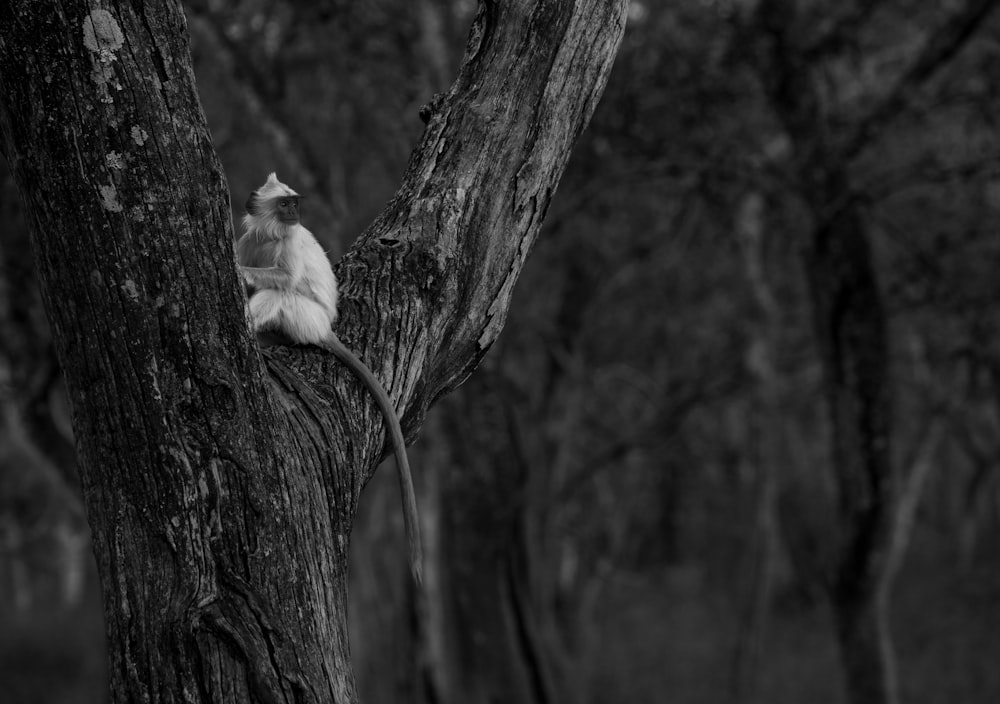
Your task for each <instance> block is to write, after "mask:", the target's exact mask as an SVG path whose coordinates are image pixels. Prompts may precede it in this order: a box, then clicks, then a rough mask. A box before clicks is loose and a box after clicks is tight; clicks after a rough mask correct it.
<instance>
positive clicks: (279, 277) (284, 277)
mask: <svg viewBox="0 0 1000 704" xmlns="http://www.w3.org/2000/svg"><path fill="white" fill-rule="evenodd" d="M240 271H242V272H243V278H244V279H246V282H247V283H248V284H250V285H251V286H253V287H254V288H274V289H280V290H285V289H291V288H294V283H293V282H294V278H293V276H292V274H291V273H290V272H289V271H288V269H285V268H284V267H280V266H267V267H259V266H242V265H241V266H240Z"/></svg>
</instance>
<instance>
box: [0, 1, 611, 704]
mask: <svg viewBox="0 0 1000 704" xmlns="http://www.w3.org/2000/svg"><path fill="white" fill-rule="evenodd" d="M104 8H106V9H92V7H91V6H90V3H85V2H61V3H57V2H54V1H53V0H32V1H31V2H28V1H27V0H22V1H20V2H12V3H7V4H5V5H3V6H2V7H0V134H2V143H0V148H2V151H3V154H4V156H5V158H6V159H7V161H8V163H9V164H10V166H11V170H12V172H13V175H14V179H15V182H16V183H17V186H18V190H19V192H20V195H21V198H22V201H23V203H24V206H25V210H26V212H27V215H28V219H29V222H30V226H31V230H32V241H33V247H34V251H35V258H36V263H37V266H38V268H39V275H40V279H41V284H42V291H43V299H44V302H45V307H46V312H47V315H48V317H49V319H50V322H51V325H52V331H53V337H54V340H55V343H56V348H57V352H58V355H59V360H60V363H61V365H62V368H63V371H64V374H65V377H66V381H67V387H68V390H69V396H70V400H71V404H72V408H73V423H74V431H75V434H76V438H77V450H78V454H79V460H80V464H79V470H80V477H81V482H82V485H83V490H84V496H85V501H86V507H87V513H88V518H89V520H90V523H91V526H92V529H93V536H94V550H95V553H96V556H97V562H98V568H99V572H100V575H101V585H102V592H103V596H104V604H105V619H106V623H107V632H108V636H109V647H110V661H111V670H112V692H113V693H114V694H113V696H114V700H115V701H118V702H134V701H146V702H161V701H163V702H170V701H185V702H249V701H264V702H279V701H287V700H292V699H294V700H296V701H300V702H312V701H317V702H318V701H323V702H329V701H337V702H350V701H356V699H357V695H356V691H355V686H354V681H353V674H352V671H351V667H350V659H349V652H348V644H347V635H346V634H347V629H346V622H345V614H346V606H345V600H346V599H345V589H346V569H347V541H348V537H349V535H350V529H351V523H352V520H353V516H354V512H355V508H356V505H357V502H358V499H359V496H360V492H361V489H362V487H363V486H364V484H365V483H366V481H367V480H368V479H369V477H370V476H371V473H372V472H373V471H374V468H375V466H376V464H377V462H378V460H379V459H380V457H381V456H382V455H383V451H384V447H383V445H384V436H383V430H382V421H381V418H380V417H379V414H378V411H377V410H376V408H375V406H374V404H373V403H372V402H371V400H370V399H369V398H368V396H367V395H366V393H365V392H364V391H363V390H362V388H361V387H360V386H359V385H358V383H357V382H356V381H355V380H354V379H353V377H352V376H351V375H350V373H349V372H346V371H344V370H343V369H342V368H341V367H339V366H338V365H337V363H336V362H335V361H333V360H331V359H329V358H328V357H327V356H326V355H324V354H322V353H320V352H319V351H317V350H315V349H311V348H307V349H302V348H294V349H293V348H281V349H277V350H275V351H269V352H267V353H265V354H262V353H261V352H260V351H259V350H258V349H257V347H256V344H255V342H254V339H253V336H252V335H251V334H250V331H249V329H248V326H247V318H246V314H245V312H244V308H245V305H246V301H245V298H244V295H243V292H242V286H241V283H240V280H239V277H238V275H237V271H236V267H235V262H234V257H233V232H232V225H231V222H230V215H229V193H228V190H227V186H226V181H225V177H224V175H223V173H222V169H221V166H220V164H219V161H218V159H217V157H216V155H215V152H214V150H213V148H212V143H211V138H210V136H209V133H208V130H207V127H206V125H205V120H204V116H203V114H202V110H201V107H200V104H199V101H198V97H197V93H196V91H195V87H194V81H193V76H192V72H191V63H190V53H189V47H188V40H187V34H186V31H185V21H184V17H183V14H182V12H181V9H180V6H179V4H178V3H177V2H167V3H160V4H135V3H129V2H124V1H119V2H106V3H104ZM624 10H625V2H624V0H620V1H619V2H614V3H609V2H606V1H605V0H576V2H572V1H570V0H549V1H545V2H534V1H533V0H518V1H516V2H515V1H510V2H503V3H498V2H484V3H483V4H482V5H481V6H480V10H479V12H478V14H477V16H476V19H475V21H474V24H473V28H472V32H471V35H470V41H469V45H468V47H467V54H466V57H465V60H464V62H463V65H462V68H461V71H460V74H459V77H458V79H457V81H456V82H455V84H454V85H453V86H452V88H451V90H450V91H449V92H448V93H447V94H446V95H445V96H443V97H441V98H440V99H438V100H436V101H435V102H434V104H433V105H431V106H430V107H429V109H428V110H427V112H426V116H427V118H428V126H427V129H426V130H425V133H424V136H423V139H422V142H421V144H420V146H419V148H418V149H417V150H416V152H415V153H414V155H413V158H412V159H411V162H410V165H409V168H408V170H407V173H406V175H405V177H404V182H403V184H402V186H401V188H400V190H399V192H398V194H397V195H396V197H395V199H394V200H393V201H392V202H391V203H390V204H389V206H388V208H387V210H386V211H385V213H384V214H383V215H382V216H380V217H379V218H378V219H377V221H376V222H375V223H374V224H373V225H372V226H371V227H370V228H369V229H368V231H367V232H366V233H364V235H362V237H361V238H359V239H358V241H357V242H356V243H355V244H354V246H353V247H352V249H351V251H350V252H349V253H348V254H347V255H346V256H345V258H344V259H343V260H342V262H341V263H340V264H339V266H338V267H337V271H338V274H339V277H340V279H341V283H342V292H343V299H344V300H343V306H342V311H341V313H342V322H341V323H340V327H339V329H338V332H339V334H340V336H341V338H342V339H344V340H345V342H346V343H347V344H348V345H349V346H351V347H353V348H354V349H355V350H356V351H357V352H358V354H359V355H360V356H361V357H362V359H364V360H365V361H366V362H367V363H368V364H369V366H370V367H371V368H372V369H373V371H374V372H375V374H376V375H377V376H378V377H380V378H381V380H382V382H383V384H384V385H385V387H386V389H387V391H388V393H389V395H390V397H391V398H392V399H393V401H394V403H395V404H396V407H397V409H399V411H400V413H401V414H402V416H403V426H404V429H405V431H406V432H407V434H408V435H410V436H412V435H413V434H414V433H415V431H416V429H417V427H418V426H419V425H420V423H421V421H422V418H423V416H424V413H425V412H426V409H427V408H428V407H429V405H430V404H431V403H432V402H433V401H434V400H435V399H436V398H438V397H439V396H441V395H442V394H444V393H447V392H448V391H450V390H451V389H453V388H454V387H455V386H456V385H458V384H459V383H460V382H461V381H462V379H463V378H464V377H465V376H467V375H468V374H469V373H470V372H471V370H472V369H474V368H475V365H476V364H477V362H478V361H479V360H480V359H481V358H482V356H483V355H484V354H485V353H486V351H487V350H488V349H489V347H490V346H491V345H492V343H493V342H494V341H495V340H496V338H497V336H498V335H499V333H500V330H501V328H502V326H503V323H504V320H505V318H506V313H507V308H508V305H509V302H510V298H511V293H512V289H513V285H514V283H515V281H516V279H517V276H518V273H519V271H520V268H521V266H522V265H523V263H524V261H525V259H526V257H527V254H528V252H529V251H530V248H531V245H532V243H533V242H534V239H535V237H536V236H537V233H538V230H539V227H540V224H541V221H542V218H543V216H544V214H545V211H546V208H547V206H548V203H549V199H550V198H551V195H552V192H553V190H554V189H555V187H556V184H557V183H558V180H559V176H560V175H561V173H562V170H563V168H564V166H565V163H566V160H567V158H568V155H569V151H570V148H571V146H572V144H573V141H574V139H575V138H576V136H577V135H578V134H579V133H580V131H581V130H582V129H583V126H584V125H585V124H586V122H587V120H588V119H589V116H590V114H591V112H592V111H593V108H594V106H595V104H596V101H597V99H598V97H599V96H600V93H601V91H602V89H603V86H604V82H605V80H606V77H607V75H608V72H609V70H610V66H611V62H612V60H613V57H614V54H615V52H616V49H617V45H618V42H619V40H620V38H621V34H622V31H623V28H624ZM268 170H269V169H268V166H267V165H262V166H261V175H262V176H263V175H264V174H265V173H266V172H267V171H268ZM237 197H243V194H237ZM307 225H309V226H310V227H311V228H312V229H314V230H321V229H322V223H307Z"/></svg>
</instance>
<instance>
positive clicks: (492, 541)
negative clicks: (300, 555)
mask: <svg viewBox="0 0 1000 704" xmlns="http://www.w3.org/2000/svg"><path fill="white" fill-rule="evenodd" d="M752 4H753V3H749V2H743V3H741V2H724V1H713V0H673V1H669V2H668V1H667V0H633V2H632V5H631V10H630V24H629V27H628V30H627V33H626V36H625V40H624V43H623V45H622V48H621V51H620V53H619V56H618V59H617V62H616V65H615V69H614V73H613V75H612V77H611V80H610V82H609V84H608V87H607V90H606V93H605V95H604V98H603V100H602V102H601V104H600V105H599V107H598V109H597V113H596V114H595V116H594V119H593V121H592V123H591V126H590V128H589V129H588V131H587V132H586V133H585V134H584V135H583V137H582V138H581V140H580V141H579V143H578V145H577V147H576V150H575V152H574V157H573V159H572V161H571V164H570V166H569V168H568V170H567V172H566V175H565V177H564V178H563V181H562V184H561V185H560V187H559V191H558V193H557V195H556V197H555V200H554V201H553V204H552V206H551V208H550V211H549V213H548V215H547V218H546V222H545V226H544V228H543V233H542V236H541V238H540V240H539V242H538V244H537V245H536V247H535V250H534V252H533V253H532V256H531V258H530V259H529V263H528V265H527V268H526V270H525V272H524V274H523V276H522V278H521V280H520V281H519V283H518V288H517V294H516V302H515V305H514V306H513V308H512V312H511V315H510V318H509V320H508V323H507V327H506V329H505V331H504V333H503V335H502V337H501V339H500V341H499V343H498V344H497V345H496V346H495V347H494V348H493V349H492V350H491V352H490V354H489V355H488V357H487V359H486V360H485V361H484V363H483V364H482V366H481V368H480V369H479V370H478V371H477V372H476V374H475V375H474V376H473V377H472V379H470V381H469V382H467V383H466V384H465V385H464V386H463V387H462V388H461V389H459V390H458V391H457V392H456V393H455V394H453V395H452V396H450V397H448V398H447V399H444V400H443V401H442V402H441V403H439V404H438V406H437V407H435V409H434V410H433V411H432V413H431V415H430V418H429V420H428V423H427V424H426V426H425V427H424V429H423V431H422V436H421V439H420V440H419V441H418V443H417V444H416V446H415V447H414V448H412V450H411V451H412V452H413V464H414V468H415V472H416V473H417V477H416V479H417V482H418V484H420V485H421V486H420V487H419V493H420V496H421V509H422V513H423V519H424V521H425V523H426V524H428V525H430V526H432V529H431V538H430V540H431V541H433V540H434V530H433V526H434V525H442V523H441V519H442V517H443V516H452V515H454V514H452V513H450V511H451V508H450V507H451V506H453V504H454V502H456V501H461V502H463V506H464V507H465V508H466V509H468V508H469V502H470V501H471V502H473V504H474V506H475V507H476V511H472V512H467V513H469V514H470V515H474V516H479V517H480V519H479V520H476V521H474V522H473V523H471V524H469V525H465V526H463V531H462V532H461V537H458V538H453V539H452V543H450V546H451V547H449V548H447V549H442V550H441V551H440V553H437V552H435V551H434V550H433V549H432V551H431V558H432V559H434V560H441V561H443V562H444V563H446V564H448V565H449V569H451V570H459V571H461V570H463V569H465V570H473V571H475V570H476V569H479V567H477V565H478V563H477V561H476V559H471V558H468V557H467V556H468V554H469V550H468V546H466V549H465V550H464V551H463V550H462V549H461V545H459V547H457V548H456V547H455V546H456V544H458V543H460V542H461V540H463V539H464V540H467V541H468V545H471V546H472V550H471V553H472V554H473V555H476V556H477V559H482V560H483V561H484V563H485V564H493V562H495V561H496V560H498V559H501V558H500V557H498V556H503V555H506V554H508V552H507V551H508V550H509V546H510V545H511V544H514V543H516V544H518V545H520V546H521V548H520V552H519V553H518V555H519V560H522V561H523V562H524V564H525V565H527V567H526V569H527V571H528V572H529V573H530V575H531V578H530V580H529V581H530V585H531V589H532V591H531V604H532V607H533V609H534V610H535V611H534V613H535V615H536V616H537V619H536V622H537V624H538V628H539V631H540V634H539V635H538V637H537V639H536V642H537V643H538V644H540V645H539V646H537V647H538V648H539V649H540V650H541V651H542V654H541V655H538V654H537V653H536V655H535V657H539V658H541V659H543V660H545V661H546V662H548V663H550V668H551V669H552V670H554V671H555V675H554V676H553V683H554V684H553V685H552V686H553V687H554V692H555V694H556V695H557V697H556V701H567V702H568V701H578V702H594V703H597V702H621V701H631V702H662V701H671V702H684V703H689V702H730V701H732V702H739V701H762V702H773V703H776V704H780V703H782V702H814V703H823V702H830V703H834V702H843V701H846V699H845V694H844V692H843V685H842V684H841V682H842V680H843V676H842V672H841V663H840V660H839V659H838V655H837V649H836V642H835V639H834V635H833V634H834V624H833V622H832V618H831V615H830V611H829V609H828V605H827V600H826V598H825V596H824V594H825V592H824V589H823V586H822V577H821V576H818V575H817V574H816V572H815V563H816V559H811V558H815V557H816V556H817V555H819V556H822V555H824V554H825V553H826V552H827V551H828V550H829V549H830V545H831V544H834V543H835V542H836V540H837V537H838V531H839V530H841V529H843V523H842V521H843V517H842V516H840V515H839V514H838V511H837V506H838V504H837V495H836V492H837V487H836V481H835V477H836V467H835V466H833V464H834V463H833V460H832V456H831V449H830V447H831V443H830V433H831V429H830V419H829V417H828V416H829V414H828V411H827V408H826V406H825V404H824V399H823V395H822V385H821V379H822V370H821V364H820V357H819V353H818V349H817V342H816V326H817V320H816V317H815V315H814V313H813V309H812V307H811V305H810V298H809V295H808V291H807V288H808V287H807V284H806V281H805V277H806V273H805V271H804V267H803V252H804V251H805V250H806V248H807V243H808V241H809V237H810V231H811V222H812V218H813V217H814V212H812V210H811V208H812V204H810V203H809V202H808V198H807V197H806V196H805V195H804V193H803V187H802V185H803V184H802V180H801V174H802V173H803V171H802V169H803V164H802V160H803V158H804V156H803V153H802V145H803V143H804V142H803V138H802V135H801V134H799V133H798V132H797V131H796V125H795V124H793V123H790V122H789V120H788V114H789V113H788V112H787V110H786V111H784V112H783V110H782V108H783V106H782V105H780V104H777V103H776V101H775V95H776V94H777V93H775V92H774V91H773V90H770V89H769V86H768V81H769V80H772V79H773V78H774V77H775V76H776V75H779V74H781V73H782V70H787V72H788V74H789V75H798V76H806V77H808V82H807V84H804V85H803V86H800V87H799V88H795V87H794V86H793V87H792V90H807V91H810V93H809V94H810V95H815V96H816V105H815V106H814V107H815V111H816V115H817V117H816V124H818V125H821V126H822V130H821V132H822V135H821V136H822V140H823V142H824V143H825V144H832V145H836V147H837V148H836V149H831V150H830V151H829V152H824V151H823V150H819V151H817V152H816V153H815V154H810V155H808V158H809V159H813V160H814V164H813V166H814V167H815V168H816V169H817V170H822V169H833V170H836V171H837V172H838V173H842V174H843V176H844V184H843V197H844V198H845V199H847V200H848V201H850V202H851V203H852V205H853V206H856V207H857V211H858V212H859V213H861V215H862V218H863V225H864V230H865V232H866V233H867V237H868V242H869V244H870V247H871V263H872V265H873V267H874V272H875V274H876V279H877V284H878V292H879V293H880V294H881V301H882V304H883V306H884V318H885V324H886V326H887V330H888V341H889V362H890V363H889V377H888V382H889V388H890V389H891V393H892V399H891V404H892V405H891V410H892V422H891V431H890V440H891V453H892V454H891V459H892V465H893V471H894V472H895V474H896V477H897V481H898V485H899V496H900V497H902V498H901V504H904V505H905V504H907V502H909V505H910V506H915V509H914V511H913V514H912V521H911V522H909V523H908V524H906V525H904V526H903V527H902V528H901V529H900V531H899V534H900V536H902V538H905V545H897V546H896V547H895V549H896V551H897V553H896V554H897V557H898V572H897V573H896V578H895V579H894V580H893V582H892V587H891V590H890V591H889V593H888V594H889V597H888V598H889V609H888V611H889V615H890V626H891V633H892V640H893V643H894V647H895V651H896V655H897V667H898V675H899V681H900V690H901V692H900V694H901V696H900V699H901V701H903V702H907V703H908V704H909V703H912V704H923V703H926V704H932V703H937V702H965V703H969V704H975V703H977V702H994V701H1000V669H998V668H997V666H996V663H997V662H998V661H1000V552H998V547H1000V545H998V542H1000V541H998V538H997V535H998V528H1000V469H998V460H1000V433H998V432H997V431H998V427H1000V344H998V342H1000V340H998V334H1000V319H998V297H1000V288H998V284H997V275H996V272H997V271H998V269H1000V237H998V235H1000V228H998V224H1000V160H998V157H1000V140H998V125H997V116H998V115H1000V109H998V108H1000V81H998V80H997V76H1000V12H992V13H984V15H983V17H982V18H980V19H979V20H978V21H976V22H970V24H969V26H968V28H967V31H964V30H963V31H949V29H952V30H953V29H955V28H954V27H953V24H954V23H953V19H954V18H955V17H957V16H959V15H960V14H961V11H962V9H963V7H964V5H963V3H960V2H952V3H929V2H911V1H908V0H885V1H883V2H877V3H865V5H866V6H868V5H870V6H871V7H870V8H869V9H868V10H866V11H863V12H858V13H852V12H851V11H850V9H844V8H850V7H851V4H850V3H836V2H821V1H820V0H815V1H813V2H802V3H800V14H799V16H798V17H797V19H796V20H795V23H794V25H793V27H792V29H793V31H792V36H793V37H795V38H796V39H797V40H800V41H801V42H802V44H803V45H809V46H812V47H813V50H811V51H804V52H801V53H799V54H796V55H794V56H795V59H796V61H797V62H798V63H797V64H796V65H794V66H791V67H789V66H785V67H777V68H776V67H774V66H771V67H770V68H769V69H768V70H762V69H761V66H762V64H763V62H762V61H761V52H762V51H765V48H762V47H766V46H769V45H768V44H767V42H768V41H771V40H773V37H771V36H769V35H768V33H767V28H766V27H762V26H761V25H752V24H750V23H747V22H745V21H744V20H745V18H746V16H747V9H748V7H749V6H750V5H752ZM186 7H187V10H188V18H189V30H190V32H191V38H192V47H193V53H194V58H195V68H196V72H197V76H198V82H199V86H200V90H201V95H202V101H203V103H204V107H205V111H206V113H207V115H208V119H209V123H210V125H211V127H212V133H213V138H214V140H215V146H216V149H217V150H218V151H219V154H220V156H221V159H222V161H223V164H224V165H225V167H226V172H227V176H228V179H229V184H230V187H231V189H232V203H233V205H234V207H235V214H236V215H239V214H240V209H241V206H242V204H243V203H244V202H245V199H246V196H247V194H248V193H249V192H250V190H252V189H253V188H254V187H256V186H258V185H259V184H260V183H262V182H263V180H264V179H265V178H266V175H267V173H268V172H269V171H272V170H276V171H277V172H278V174H279V176H280V177H281V178H282V180H284V181H286V182H287V183H289V184H291V185H292V186H293V187H294V188H296V189H297V190H298V191H300V192H302V193H304V194H306V195H307V196H308V197H307V200H306V201H305V203H304V221H305V224H306V225H307V226H308V227H309V228H310V229H312V230H313V232H314V233H316V234H317V236H318V237H319V238H320V239H321V240H322V241H323V242H324V244H325V245H326V246H327V247H329V249H330V255H331V258H333V259H334V260H336V258H337V257H338V256H339V255H340V253H341V252H343V251H344V249H345V248H346V247H347V246H348V245H349V243H350V242H351V240H352V239H353V238H354V237H355V236H357V235H358V234H359V233H360V232H361V231H362V230H363V229H364V228H365V227H366V226H367V224H368V223H369V222H370V221H371V220H372V219H373V218H374V217H375V215H376V214H378V213H379V212H380V211H381V210H382V209H383V208H384V206H385V204H386V202H387V201H388V199H389V198H390V197H391V196H392V195H393V193H394V190H395V188H396V186H397V184H398V183H399V179H400V177H401V175H402V172H403V169H404V168H405V164H406V160H407V158H408V155H409V152H410V150H411V149H412V148H413V146H414V145H415V144H416V142H417V140H418V139H419V136H420V134H421V131H422V127H423V125H422V123H421V121H420V120H419V118H418V112H419V109H420V107H421V105H423V104H425V103H427V102H429V101H430V100H431V98H432V96H433V95H434V94H435V93H437V92H442V91H445V90H447V88H448V85H449V83H450V80H451V78H452V77H453V76H454V75H455V72H456V70H457V67H458V63H459V61H460V59H461V54H462V49H463V47H464V43H465V33H466V31H467V28H468V24H469V22H470V20H471V17H472V13H473V12H474V11H475V4H474V3H473V2H470V1H462V0H454V1H448V0H422V1H420V2H414V0H370V1H369V2H363V3H356V2H323V3H315V2H305V1H293V0H286V1H283V2H272V1H265V0H248V1H244V2H217V1H214V0H203V1H200V2H190V3H188V4H187V5H186ZM950 23H951V24H950ZM818 37H823V38H825V39H824V41H823V42H819V41H815V42H813V41H812V40H814V39H816V38H818ZM938 49H939V50H938ZM778 69H781V70H778ZM771 88H773V86H771ZM0 222H2V223H3V226H2V239H0V392H2V394H0V400H2V402H3V412H4V414H3V418H2V419H0V420H2V423H3V425H2V432H0V699H2V700H3V701H6V702H52V703H53V704H70V703H76V702H102V701H104V700H105V698H106V685H105V684H104V680H105V674H104V667H105V665H104V656H103V649H104V644H103V638H104V636H103V630H102V625H101V614H100V604H99V597H98V586H97V583H96V576H95V574H94V569H93V566H92V564H91V563H92V559H91V556H90V549H89V544H88V537H87V531H86V526H85V521H84V519H83V518H82V512H81V511H82V509H81V504H80V501H79V497H78V491H79V490H78V487H77V483H76V481H75V475H74V471H75V470H74V467H73V459H72V455H73V453H72V444H71V443H72V440H71V430H70V429H69V420H68V419H69V414H68V410H67V409H66V407H65V401H64V400H63V397H62V391H61V388H60V381H59V376H58V368H57V365H56V363H55V360H54V355H53V352H52V350H51V346H50V344H49V340H48V337H47V335H48V333H47V331H46V325H45V321H44V314H43V312H42V310H41V304H40V300H39V296H38V294H37V291H36V286H35V283H34V275H33V273H32V271H31V267H30V252H29V245H28V235H27V228H26V224H25V223H24V222H23V219H22V217H21V214H20V207H19V204H18V198H17V194H16V190H15V188H14V185H13V182H12V180H11V178H10V175H9V173H8V171H7V170H6V167H5V165H3V164H2V163H0ZM387 469H388V468H385V469H383V471H380V472H379V475H378V476H377V478H376V480H375V481H374V482H373V483H372V485H370V486H369V487H368V490H367V491H366V493H365V495H364V497H363V502H362V504H363V506H362V512H363V513H362V515H361V516H360V517H359V519H358V522H357V525H356V529H355V532H354V534H353V535H352V549H353V552H352V587H351V598H352V616H351V619H352V623H351V627H352V651H353V653H354V657H355V667H356V672H357V675H358V678H359V684H360V687H361V692H362V700H363V701H366V702H389V701H404V700H407V699H406V694H405V693H407V692H411V688H409V687H408V685H407V684H406V682H407V680H408V679H409V678H411V677H412V672H411V670H410V668H409V667H408V666H407V665H406V663H405V659H406V657H408V656H409V654H410V651H409V650H407V649H406V648H405V647H403V646H402V645H400V643H401V642H403V641H405V637H406V625H407V624H406V604H405V602H406V596H405V592H406V573H405V568H404V560H403V558H402V550H401V545H402V543H403V540H402V530H401V525H400V517H399V515H398V514H399V511H398V495H397V488H396V486H395V480H394V477H393V476H392V474H393V473H392V472H391V471H386V470H387ZM904 515H905V514H904ZM456 555H458V556H462V555H465V556H466V557H463V558H461V559H462V560H464V561H460V560H459V558H458V557H456ZM449 561H451V562H449ZM456 583H457V582H456ZM461 583H462V584H468V583H469V582H468V581H462V582H461ZM459 601H460V600H459ZM455 618H456V619H457V621H458V623H460V624H461V623H462V619H463V618H469V619H474V614H473V615H471V616H470V615H469V614H467V613H464V612H462V611H461V609H458V610H457V614H456V615H455ZM460 627H461V626H460ZM480 627H483V628H486V630H487V631H488V627H485V626H482V625H481V624H474V623H471V622H470V623H469V625H468V629H469V632H475V633H478V630H477V629H478V628H480ZM387 649H388V651H387ZM386 652H392V653H396V654H397V655H398V656H399V657H390V658H386V657H385V653H386ZM446 655H447V656H448V657H459V656H456V655H455V654H454V653H450V654H446ZM401 692H402V693H404V694H401Z"/></svg>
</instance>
